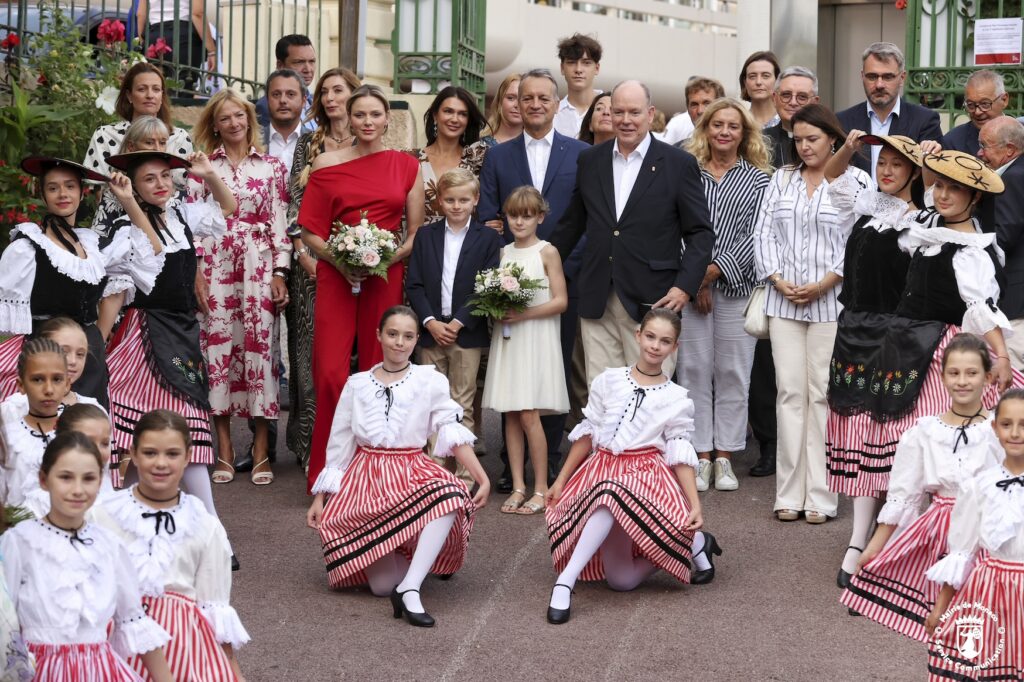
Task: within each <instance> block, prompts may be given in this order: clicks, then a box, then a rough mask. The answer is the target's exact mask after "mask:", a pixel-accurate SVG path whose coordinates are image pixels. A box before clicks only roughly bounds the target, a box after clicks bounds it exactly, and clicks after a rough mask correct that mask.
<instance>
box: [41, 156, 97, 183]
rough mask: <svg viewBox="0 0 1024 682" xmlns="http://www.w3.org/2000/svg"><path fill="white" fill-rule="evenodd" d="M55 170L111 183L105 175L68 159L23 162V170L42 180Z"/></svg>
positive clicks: (51, 157)
mask: <svg viewBox="0 0 1024 682" xmlns="http://www.w3.org/2000/svg"><path fill="white" fill-rule="evenodd" d="M54 168H67V169H68V170H70V171H74V172H75V173H78V175H80V176H81V177H82V179H83V180H93V181H95V182H110V178H108V177H107V176H106V175H103V173H97V172H96V171H94V170H89V169H88V168H86V167H85V166H83V165H82V164H80V163H75V162H74V161H68V160H67V159H58V158H57V157H55V156H27V157H25V158H24V159H22V160H21V170H23V171H25V172H26V173H28V174H29V175H32V176H35V177H37V178H40V179H41V178H42V177H43V176H44V175H46V174H47V173H49V172H50V171H51V170H53V169H54Z"/></svg>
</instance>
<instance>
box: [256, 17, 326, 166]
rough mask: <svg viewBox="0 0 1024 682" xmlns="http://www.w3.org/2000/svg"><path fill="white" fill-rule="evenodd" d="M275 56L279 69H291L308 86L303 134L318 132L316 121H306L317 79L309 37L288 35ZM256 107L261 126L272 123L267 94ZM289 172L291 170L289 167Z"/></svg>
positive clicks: (314, 59) (314, 54)
mask: <svg viewBox="0 0 1024 682" xmlns="http://www.w3.org/2000/svg"><path fill="white" fill-rule="evenodd" d="M274 56H275V57H277V67H276V68H278V69H291V70H292V71H295V72H296V73H298V74H299V75H300V76H302V80H303V82H305V84H306V102H305V104H304V106H303V107H302V120H303V123H302V129H301V132H303V133H311V132H313V131H315V130H316V121H308V122H307V121H306V117H307V116H308V114H309V110H310V108H311V107H312V106H313V81H314V80H315V79H316V50H315V49H314V48H313V43H312V41H311V40H310V39H309V37H308V36H304V35H302V34H301V33H292V34H291V35H286V36H284V37H282V38H280V39H279V40H278V41H277V44H276V45H274ZM254 105H255V106H256V120H257V122H258V123H259V124H260V125H261V126H267V125H269V123H270V104H269V103H268V102H267V94H266V93H263V96H262V97H260V98H259V99H258V100H256V101H255V102H254ZM288 170H291V168H290V167H289V169H288Z"/></svg>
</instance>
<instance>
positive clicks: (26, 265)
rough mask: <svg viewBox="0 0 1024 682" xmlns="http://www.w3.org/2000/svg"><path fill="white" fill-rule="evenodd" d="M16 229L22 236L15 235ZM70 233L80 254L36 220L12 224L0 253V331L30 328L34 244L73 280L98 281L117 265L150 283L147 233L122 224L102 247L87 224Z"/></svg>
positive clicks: (152, 260) (145, 286)
mask: <svg viewBox="0 0 1024 682" xmlns="http://www.w3.org/2000/svg"><path fill="white" fill-rule="evenodd" d="M19 234H22V235H24V236H25V237H26V239H17V240H16V239H15V237H16V236H17V235H19ZM75 234H76V235H77V236H78V240H79V242H81V244H82V248H83V249H84V250H85V256H86V257H85V258H79V257H78V256H77V255H75V254H73V253H71V252H70V251H68V250H67V249H65V248H63V247H62V246H60V245H59V244H57V243H55V242H53V241H52V240H51V239H50V238H49V237H47V236H46V235H45V234H43V231H42V228H40V227H39V225H36V224H35V223H21V224H20V225H18V226H16V227H15V228H14V229H13V230H11V243H10V245H9V246H8V247H7V248H6V249H4V252H3V255H0V333H5V334H29V333H31V332H32V307H31V302H32V288H33V287H34V285H35V279H36V252H35V247H34V246H33V244H34V245H35V246H38V247H40V248H41V249H42V250H43V253H45V254H46V257H47V258H49V259H50V262H51V263H52V264H53V267H54V268H56V269H57V271H58V272H60V273H61V274H63V275H65V276H66V277H69V278H70V279H73V280H75V281H76V282H82V283H84V284H99V283H100V281H101V280H102V279H103V277H104V276H106V275H107V274H108V273H109V272H111V271H113V270H115V269H118V268H120V269H121V270H122V271H124V272H125V273H127V274H128V276H129V277H131V278H133V279H134V281H135V284H136V286H138V287H139V288H140V289H142V290H143V291H149V290H150V289H152V287H153V282H154V281H155V280H156V275H157V274H158V273H159V272H160V270H159V269H158V268H156V262H157V261H156V259H157V256H156V254H154V253H153V247H152V245H151V244H150V243H149V238H148V237H146V235H145V234H144V233H143V232H142V231H141V230H125V231H124V233H123V234H120V235H117V236H115V237H114V238H113V239H111V240H110V242H109V243H108V244H106V245H104V246H103V248H100V245H99V237H98V235H97V234H96V233H95V232H93V231H92V230H89V229H85V228H77V229H75ZM106 293H107V291H106V289H105V290H104V295H106Z"/></svg>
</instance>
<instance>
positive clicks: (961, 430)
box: [952, 408, 984, 452]
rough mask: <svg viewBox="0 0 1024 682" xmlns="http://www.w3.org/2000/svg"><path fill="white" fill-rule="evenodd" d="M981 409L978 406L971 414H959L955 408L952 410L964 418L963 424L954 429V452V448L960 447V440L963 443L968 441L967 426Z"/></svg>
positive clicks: (965, 443)
mask: <svg viewBox="0 0 1024 682" xmlns="http://www.w3.org/2000/svg"><path fill="white" fill-rule="evenodd" d="M983 410H984V408H979V409H978V411H977V412H975V413H974V414H972V415H966V414H960V413H959V412H957V411H956V410H952V412H953V414H955V415H956V416H958V417H962V418H963V420H964V422H963V424H961V425H960V426H958V427H957V429H956V442H955V443H953V452H956V449H957V448H958V447H960V443H961V442H962V443H963V444H964V445H967V444H968V443H969V442H970V441H969V440H968V438H967V428H968V427H969V426H970V425H971V423H972V422H973V421H974V420H975V419H977V418H978V417H980V416H981V413H982V411H983Z"/></svg>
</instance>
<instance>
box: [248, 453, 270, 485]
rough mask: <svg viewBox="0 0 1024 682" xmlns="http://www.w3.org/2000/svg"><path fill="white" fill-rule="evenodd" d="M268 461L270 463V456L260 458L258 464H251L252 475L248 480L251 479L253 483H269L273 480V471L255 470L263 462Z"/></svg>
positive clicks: (266, 462)
mask: <svg viewBox="0 0 1024 682" xmlns="http://www.w3.org/2000/svg"><path fill="white" fill-rule="evenodd" d="M269 463H270V458H269V457H264V458H263V459H262V460H260V463H259V464H256V465H255V466H253V468H252V475H251V478H250V480H251V481H252V484H253V485H270V484H271V483H273V482H274V472H273V471H256V470H257V469H259V468H260V467H261V466H263V465H264V464H269Z"/></svg>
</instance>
